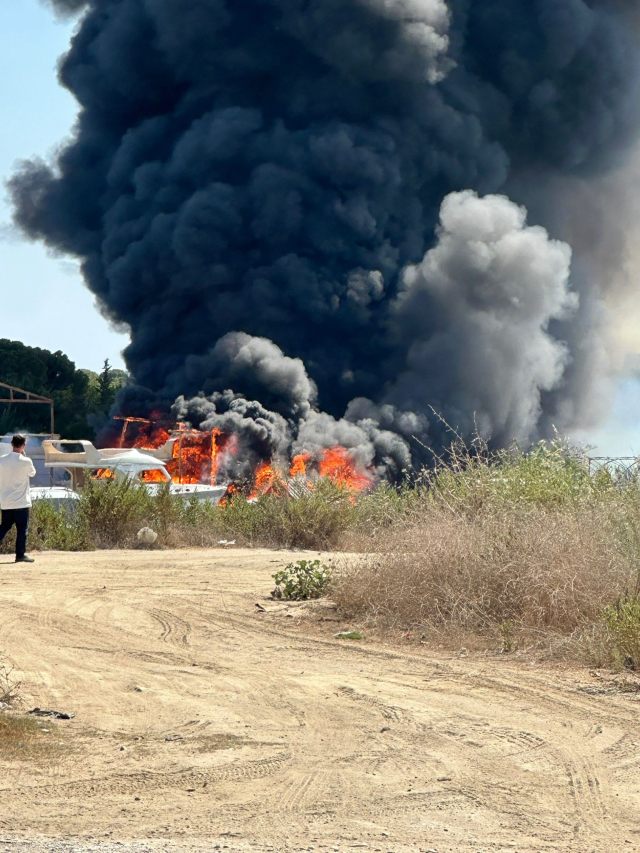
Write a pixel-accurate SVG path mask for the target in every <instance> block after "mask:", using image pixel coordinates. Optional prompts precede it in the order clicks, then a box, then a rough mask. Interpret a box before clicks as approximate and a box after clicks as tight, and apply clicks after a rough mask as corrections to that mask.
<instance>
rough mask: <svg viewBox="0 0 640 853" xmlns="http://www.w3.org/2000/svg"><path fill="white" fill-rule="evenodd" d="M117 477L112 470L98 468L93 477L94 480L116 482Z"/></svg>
mask: <svg viewBox="0 0 640 853" xmlns="http://www.w3.org/2000/svg"><path fill="white" fill-rule="evenodd" d="M115 478H116V475H115V474H114V473H113V471H112V470H111V469H110V468H98V470H97V471H96V472H95V474H94V475H93V479H94V480H115Z"/></svg>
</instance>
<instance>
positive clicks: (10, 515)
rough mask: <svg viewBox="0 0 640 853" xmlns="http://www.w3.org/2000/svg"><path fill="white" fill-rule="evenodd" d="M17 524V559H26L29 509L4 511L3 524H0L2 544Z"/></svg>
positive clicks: (0, 540)
mask: <svg viewBox="0 0 640 853" xmlns="http://www.w3.org/2000/svg"><path fill="white" fill-rule="evenodd" d="M14 524H15V526H16V530H17V533H18V535H17V537H16V557H17V558H18V559H20V557H24V555H25V552H26V550H27V531H28V529H29V508H28V507H25V508H24V509H3V510H2V524H0V542H2V540H3V539H4V537H5V536H6V535H7V533H8V532H9V531H10V530H11V528H12V527H13V525H14Z"/></svg>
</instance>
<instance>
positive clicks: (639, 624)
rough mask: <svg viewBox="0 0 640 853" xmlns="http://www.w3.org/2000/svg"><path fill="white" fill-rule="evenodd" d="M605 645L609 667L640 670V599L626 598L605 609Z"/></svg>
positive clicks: (603, 619)
mask: <svg viewBox="0 0 640 853" xmlns="http://www.w3.org/2000/svg"><path fill="white" fill-rule="evenodd" d="M602 622H603V623H604V629H605V630H604V645H605V648H606V649H607V651H608V660H607V661H606V662H607V663H608V664H609V665H611V666H613V667H614V668H616V669H620V668H623V667H624V669H631V670H634V671H635V670H638V669H640V599H639V598H637V597H635V596H634V597H626V598H623V599H621V600H620V601H619V602H617V604H613V605H609V606H607V607H605V608H603V611H602Z"/></svg>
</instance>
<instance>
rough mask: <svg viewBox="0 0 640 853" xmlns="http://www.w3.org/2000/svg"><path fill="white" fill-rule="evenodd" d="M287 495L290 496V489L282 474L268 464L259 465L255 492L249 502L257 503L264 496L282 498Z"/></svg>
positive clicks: (255, 480) (254, 485)
mask: <svg viewBox="0 0 640 853" xmlns="http://www.w3.org/2000/svg"><path fill="white" fill-rule="evenodd" d="M286 494H288V489H287V484H286V482H285V478H284V477H283V475H282V472H281V471H279V470H278V469H277V468H274V467H273V466H272V465H270V464H269V463H268V462H263V463H262V465H259V466H258V469H257V470H256V474H255V479H254V484H253V491H252V492H251V494H250V495H249V497H248V498H247V500H250V501H255V500H257V499H258V498H259V497H263V496H264V495H274V496H275V497H279V498H281V497H284V495H286Z"/></svg>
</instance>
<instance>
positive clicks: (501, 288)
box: [386, 191, 578, 444]
mask: <svg viewBox="0 0 640 853" xmlns="http://www.w3.org/2000/svg"><path fill="white" fill-rule="evenodd" d="M526 215H527V214H526V210H524V208H522V207H518V206H517V205H515V204H513V203H512V202H511V201H509V199H507V198H505V197H503V196H487V197H486V198H479V197H478V196H477V194H475V193H473V192H471V191H467V192H463V193H453V194H451V195H449V196H447V198H445V200H444V202H443V204H442V210H441V226H440V228H439V229H438V243H437V245H436V246H434V248H433V249H431V250H430V251H429V252H427V254H426V255H425V257H424V259H423V260H422V262H421V263H420V264H418V265H416V266H409V267H407V268H406V269H405V271H404V273H403V279H402V287H401V290H400V292H399V294H398V296H397V297H396V300H395V303H394V306H393V320H392V325H393V327H394V332H395V334H396V335H397V336H398V339H402V338H406V339H408V340H410V341H411V345H410V347H409V350H408V353H407V358H406V367H405V369H404V370H403V371H402V372H401V373H400V375H399V377H398V379H397V380H396V382H395V383H394V384H393V385H392V386H391V387H390V388H389V390H388V391H387V395H386V396H387V399H388V400H389V402H392V403H396V404H398V403H401V404H402V405H405V406H406V405H408V406H409V407H411V408H415V409H417V410H418V411H425V410H428V407H429V406H430V405H432V406H434V407H435V408H436V409H437V410H438V411H439V412H440V414H442V415H443V416H444V418H445V419H446V420H447V421H448V422H449V423H451V424H455V425H456V426H459V427H460V428H461V430H462V431H463V432H464V433H465V434H469V433H471V432H472V431H473V429H474V418H475V424H476V425H477V427H478V429H479V431H480V433H481V435H482V436H483V437H485V438H487V439H490V440H493V441H495V442H496V443H499V444H503V443H504V442H508V441H509V440H510V439H514V438H515V439H518V440H523V439H524V440H526V439H528V438H529V437H530V436H531V435H532V434H533V433H534V432H535V429H536V425H537V423H538V420H539V417H540V414H541V409H542V393H543V392H544V391H551V390H553V389H554V388H556V387H557V385H558V384H559V382H560V381H561V379H562V377H563V374H564V370H565V367H566V365H567V363H568V361H569V357H570V356H569V352H568V348H567V346H566V345H565V344H563V343H562V342H560V341H558V340H555V339H554V338H553V337H552V336H551V335H550V334H549V324H550V322H551V320H554V319H557V320H561V319H565V318H567V317H570V316H572V315H573V314H575V311H576V309H577V307H578V299H577V296H576V295H575V294H574V293H572V292H571V291H570V290H569V272H570V264H571V249H570V248H569V246H567V245H566V244H565V243H561V242H558V241H554V240H550V239H549V235H548V234H547V232H546V231H545V230H544V229H543V228H541V227H539V226H538V227H527V226H526ZM428 318H436V322H435V323H430V322H429V320H428Z"/></svg>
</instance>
